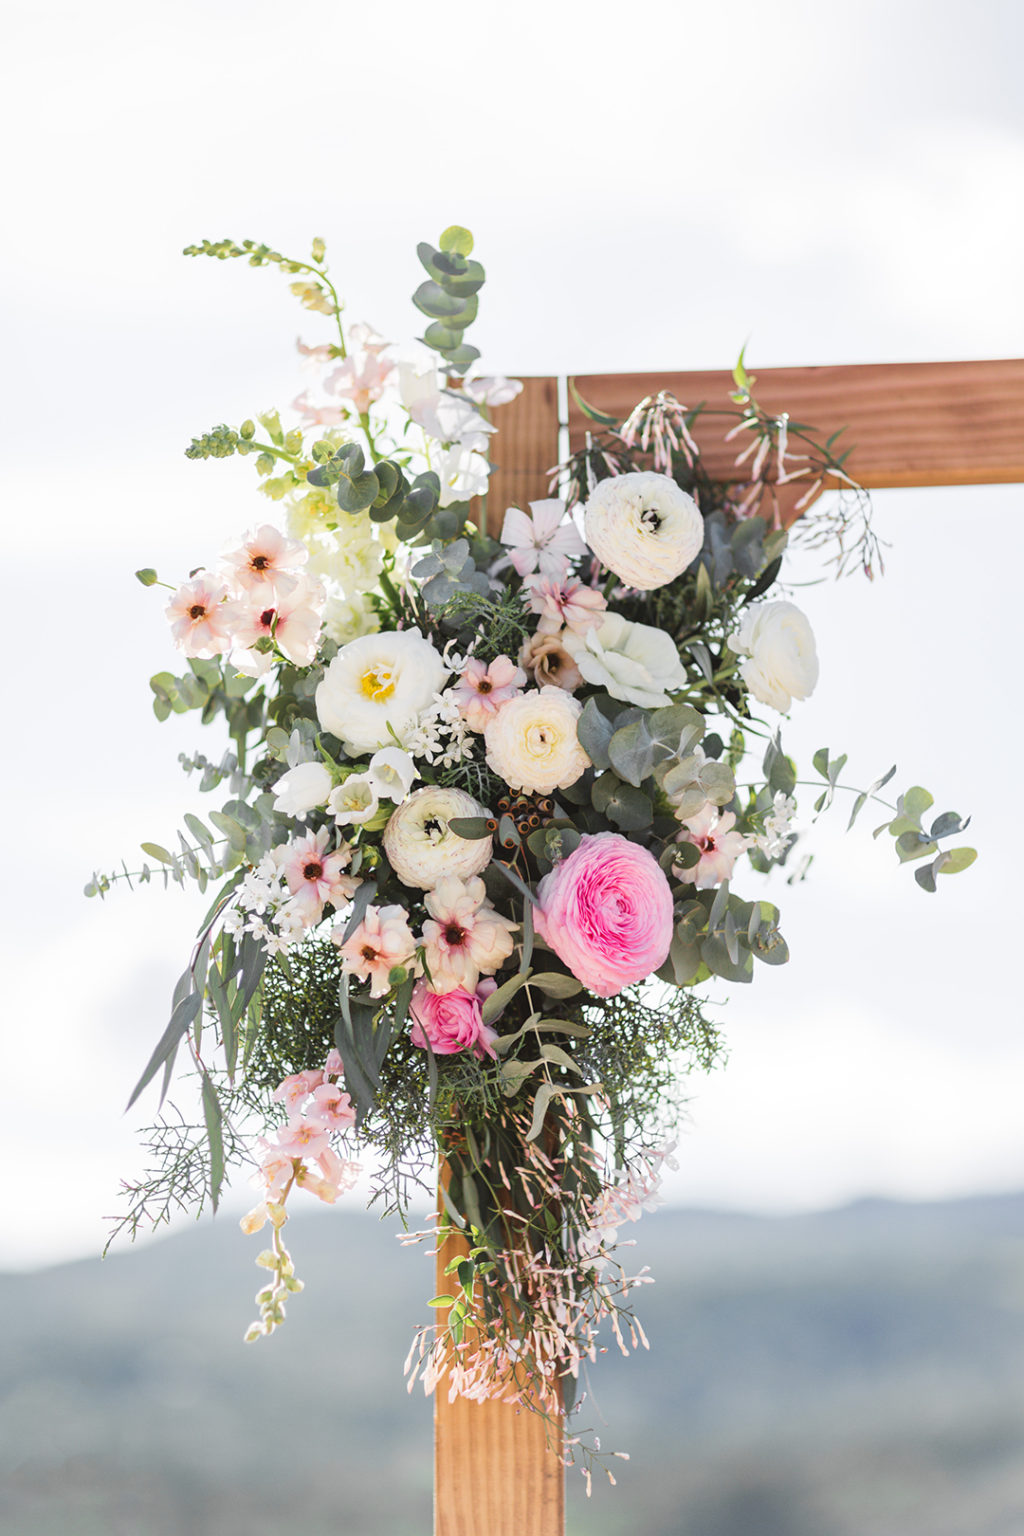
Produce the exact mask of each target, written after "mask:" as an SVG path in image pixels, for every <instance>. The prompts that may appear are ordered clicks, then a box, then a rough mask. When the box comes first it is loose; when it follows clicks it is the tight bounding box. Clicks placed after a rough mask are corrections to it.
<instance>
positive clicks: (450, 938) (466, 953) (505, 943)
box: [423, 875, 516, 992]
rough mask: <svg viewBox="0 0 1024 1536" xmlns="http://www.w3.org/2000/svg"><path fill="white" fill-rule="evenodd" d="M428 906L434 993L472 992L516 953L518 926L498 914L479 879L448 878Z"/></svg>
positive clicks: (427, 947)
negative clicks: (483, 976) (483, 975)
mask: <svg viewBox="0 0 1024 1536" xmlns="http://www.w3.org/2000/svg"><path fill="white" fill-rule="evenodd" d="M425 905H426V908H427V911H428V912H429V913H430V918H429V919H428V921H427V922H425V923H424V924H423V958H424V960H425V961H426V967H427V970H428V971H429V973H430V988H431V990H432V991H434V992H451V991H452V990H453V989H454V988H456V987H465V988H466V990H467V991H469V992H472V991H473V990H474V988H475V987H476V985H477V983H478V982H479V980H480V974H481V972H487V973H488V974H491V973H493V972H494V971H496V970H497V969H498V968H499V966H500V965H501V964H502V962H503V961H505V960H507V959H508V957H509V955H510V954H511V953H512V950H513V948H514V943H513V939H512V935H513V933H514V932H515V929H516V924H515V923H514V922H512V921H511V919H509V918H507V917H502V915H501V913H500V912H496V911H495V910H494V907H493V906H492V905H491V903H490V902H489V901H488V899H487V891H486V888H485V886H484V883H483V881H482V880H481V879H480V878H479V876H474V878H473V879H471V880H460V879H459V877H458V876H457V875H443V876H442V877H441V879H440V880H439V881H438V882H437V885H436V886H435V887H434V889H433V890H432V891H431V892H429V894H428V895H427V898H426V902H425Z"/></svg>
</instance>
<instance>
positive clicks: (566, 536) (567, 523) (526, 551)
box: [501, 498, 587, 581]
mask: <svg viewBox="0 0 1024 1536" xmlns="http://www.w3.org/2000/svg"><path fill="white" fill-rule="evenodd" d="M530 514H531V515H528V514H527V513H525V512H524V511H522V509H521V508H520V507H509V509H508V511H507V512H506V513H505V521H504V523H503V524H502V527H501V542H502V543H503V544H504V545H505V547H506V548H507V550H508V557H509V559H510V560H511V561H512V564H513V565H514V566H515V568H516V570H517V571H518V572H519V575H520V576H529V574H530V572H531V571H538V570H539V571H540V574H541V575H542V576H543V577H545V578H547V579H553V580H555V581H562V580H563V579H564V577H565V575H566V572H567V571H568V569H569V561H570V560H574V559H575V558H576V557H577V556H578V555H585V554H586V552H587V547H586V545H585V544H584V542H583V540H582V539H581V538H580V535H579V532H578V530H577V528H576V525H575V523H573V521H572V520H571V518H569V517H567V515H566V509H565V506H564V504H563V503H562V502H560V501H559V500H557V498H552V499H550V500H548V501H531V502H530Z"/></svg>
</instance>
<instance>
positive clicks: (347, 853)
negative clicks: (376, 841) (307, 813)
mask: <svg viewBox="0 0 1024 1536" xmlns="http://www.w3.org/2000/svg"><path fill="white" fill-rule="evenodd" d="M329 837H330V833H329V832H328V830H327V828H326V827H321V828H320V830H319V832H309V833H307V834H306V836H305V837H299V838H296V839H295V840H294V841H293V842H290V843H282V844H281V845H280V846H278V847H277V848H274V849H273V850H272V854H273V858H274V862H275V863H276V865H277V867H278V869H279V870H280V871H281V873H282V874H283V875H284V877H285V879H286V880H287V882H288V889H289V890H290V891H291V893H292V902H291V903H290V904H291V905H292V906H294V907H296V908H297V909H298V910H299V911H300V912H301V914H302V916H303V918H304V919H305V922H306V924H307V925H309V924H310V923H315V922H318V921H319V919H320V918H321V917H322V916H323V910H324V905H325V903H326V902H330V904H331V906H332V907H336V908H340V907H343V906H344V905H345V903H346V902H348V901H351V900H352V897H353V896H354V895H355V893H356V891H357V890H358V889H359V887H360V885H361V884H362V881H361V880H359V879H357V878H356V877H355V876H354V875H345V874H342V870H344V869H347V868H348V866H349V864H350V863H351V862H352V850H351V848H350V847H349V846H348V844H347V843H342V845H341V847H340V848H338V849H336V850H335V852H334V853H330V854H329V853H328V852H327V840H328V838H329Z"/></svg>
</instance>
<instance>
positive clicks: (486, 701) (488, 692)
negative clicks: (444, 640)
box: [450, 656, 526, 733]
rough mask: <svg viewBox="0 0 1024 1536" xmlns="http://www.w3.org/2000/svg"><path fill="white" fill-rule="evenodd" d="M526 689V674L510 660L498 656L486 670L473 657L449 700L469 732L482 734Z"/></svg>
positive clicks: (506, 657)
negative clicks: (509, 703)
mask: <svg viewBox="0 0 1024 1536" xmlns="http://www.w3.org/2000/svg"><path fill="white" fill-rule="evenodd" d="M525 687H526V673H525V672H524V671H523V669H522V667H517V666H516V664H515V662H514V661H513V660H512V659H511V657H509V656H496V657H495V659H494V660H493V661H492V662H491V664H490V666H486V665H485V663H484V662H482V661H477V660H475V659H474V658H473V657H472V656H471V657H470V658H469V660H468V661H467V662H466V665H465V667H464V668H463V670H462V674H461V676H460V677H459V681H458V682H457V683H456V684H455V687H454V688H453V689H452V690H451V695H450V696H451V698H452V699H453V700H454V702H455V704H456V706H457V708H458V711H459V714H460V715H461V716H462V718H463V720H465V722H466V724H467V725H468V726H469V728H470V730H471V731H480V732H481V733H482V732H483V730H484V727H485V726H486V724H487V722H488V720H489V719H490V718H491V716H492V715H496V714H497V713H498V710H499V709H500V708H501V706H502V705H503V704H507V703H508V701H509V699H514V698H515V696H516V694H517V693H522V691H523V689H524V688H525Z"/></svg>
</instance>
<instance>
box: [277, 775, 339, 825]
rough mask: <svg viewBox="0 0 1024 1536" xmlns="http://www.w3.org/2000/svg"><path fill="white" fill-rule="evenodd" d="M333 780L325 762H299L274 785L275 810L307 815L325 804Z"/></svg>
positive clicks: (283, 813) (285, 813)
mask: <svg viewBox="0 0 1024 1536" xmlns="http://www.w3.org/2000/svg"><path fill="white" fill-rule="evenodd" d="M332 785H333V780H332V779H331V775H330V773H329V772H328V770H327V769H326V768H325V767H324V765H323V763H299V765H298V767H297V768H289V770H288V772H287V773H283V774H282V775H281V777H280V778H279V779H278V781H277V783H276V784H275V785H274V810H275V811H277V812H278V813H279V814H280V815H282V816H305V815H306V813H307V811H312V810H315V809H316V807H317V806H318V805H324V804H326V802H327V797H328V795H329V794H330V793H331V788H332Z"/></svg>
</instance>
